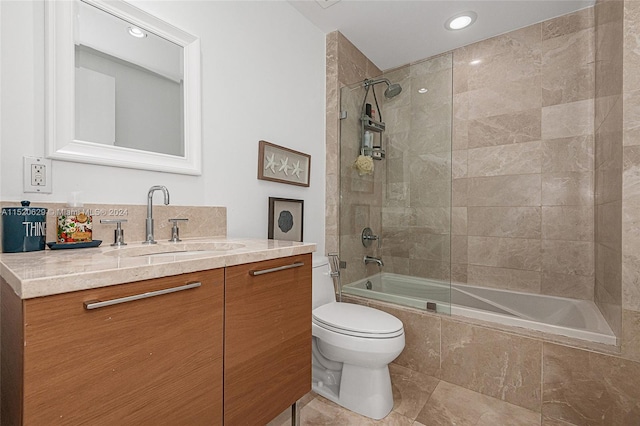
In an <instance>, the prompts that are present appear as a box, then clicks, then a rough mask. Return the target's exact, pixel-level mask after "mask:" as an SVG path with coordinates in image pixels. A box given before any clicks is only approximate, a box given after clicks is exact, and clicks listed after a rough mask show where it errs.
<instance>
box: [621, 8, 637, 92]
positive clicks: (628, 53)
mask: <svg viewBox="0 0 640 426" xmlns="http://www.w3.org/2000/svg"><path fill="white" fill-rule="evenodd" d="M624 27H625V28H624V29H625V31H624V70H623V78H624V82H623V84H624V92H625V93H629V92H631V91H634V90H640V75H639V74H638V69H640V40H638V37H637V35H638V34H640V3H638V2H636V1H625V2H624Z"/></svg>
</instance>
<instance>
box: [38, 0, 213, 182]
mask: <svg viewBox="0 0 640 426" xmlns="http://www.w3.org/2000/svg"><path fill="white" fill-rule="evenodd" d="M82 1H84V2H86V3H88V4H91V5H92V6H96V7H98V8H100V9H102V10H105V11H107V12H109V13H111V14H113V15H116V16H118V17H121V18H123V19H125V20H127V21H129V22H131V23H134V24H136V25H139V26H140V27H142V28H144V29H146V30H149V31H151V32H153V33H155V34H157V35H159V36H161V37H163V38H166V39H167V40H169V41H171V42H173V43H176V44H178V45H180V46H182V47H183V49H184V61H183V67H184V112H183V113H184V117H183V118H184V143H185V150H184V153H185V155H184V156H176V155H167V154H161V153H154V152H147V151H141V150H136V149H130V148H123V147H114V146H109V145H103V144H98V143H92V142H88V141H82V140H77V139H75V137H74V129H75V124H74V123H75V114H74V111H75V105H74V99H75V93H74V90H75V85H74V76H75V72H74V35H73V32H74V25H73V24H74V9H75V7H76V4H77V3H76V2H66V1H65V2H61V1H46V2H45V35H46V40H45V49H46V52H45V96H46V100H45V120H46V123H45V129H46V137H45V155H46V157H48V158H52V159H56V160H64V161H73V162H80V163H91V164H102V165H108V166H117V167H127V168H133V169H144V170H158V171H163V172H170V173H180V174H189V175H200V174H202V159H201V152H202V125H201V123H202V112H201V94H200V84H201V75H200V40H199V39H198V38H197V37H195V36H193V35H190V34H188V33H186V32H184V31H182V30H180V29H178V28H176V27H174V26H172V25H170V24H168V23H166V22H164V21H162V20H160V19H158V18H156V17H154V16H152V15H150V14H148V13H147V12H144V11H142V10H140V9H138V8H136V7H134V6H132V5H130V4H128V3H125V2H123V1H109V2H106V1H102V0H82Z"/></svg>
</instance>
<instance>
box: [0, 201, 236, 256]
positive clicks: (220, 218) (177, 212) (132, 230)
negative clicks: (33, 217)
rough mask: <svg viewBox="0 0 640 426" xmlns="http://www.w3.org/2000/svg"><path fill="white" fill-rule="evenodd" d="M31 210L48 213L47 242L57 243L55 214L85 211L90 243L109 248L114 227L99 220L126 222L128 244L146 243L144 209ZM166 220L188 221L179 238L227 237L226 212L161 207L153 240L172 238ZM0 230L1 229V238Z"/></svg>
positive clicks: (91, 206)
mask: <svg viewBox="0 0 640 426" xmlns="http://www.w3.org/2000/svg"><path fill="white" fill-rule="evenodd" d="M19 205H20V203H19V202H11V201H2V202H0V206H2V207H13V206H19ZM31 206H32V207H45V208H47V209H48V211H47V242H49V241H56V230H57V223H56V217H57V213H59V212H64V211H66V210H69V209H72V210H84V212H85V214H89V213H90V214H91V215H92V216H93V230H92V232H93V237H92V238H93V239H94V240H102V241H103V244H107V245H108V244H111V243H112V242H113V238H114V233H113V231H114V229H115V224H101V223H100V219H125V220H126V221H127V222H126V223H123V224H122V229H123V230H124V240H125V242H127V243H139V242H142V241H144V239H145V220H146V218H147V206H146V205H131V204H85V205H84V206H83V207H78V208H75V207H74V208H70V207H67V205H66V204H65V203H44V202H33V203H31ZM169 219H189V220H188V221H187V222H180V223H179V224H178V225H179V228H180V238H189V237H226V236H227V208H226V207H209V206H172V205H168V206H165V205H163V204H162V203H160V204H155V205H154V206H153V221H154V225H155V226H154V228H155V239H156V240H158V241H161V240H168V239H169V238H170V237H171V227H172V224H171V223H170V222H169ZM1 233H2V229H1V227H0V235H1Z"/></svg>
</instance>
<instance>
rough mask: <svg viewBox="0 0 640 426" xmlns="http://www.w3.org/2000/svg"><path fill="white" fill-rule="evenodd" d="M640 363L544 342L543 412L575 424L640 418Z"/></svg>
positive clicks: (633, 421)
mask: <svg viewBox="0 0 640 426" xmlns="http://www.w3.org/2000/svg"><path fill="white" fill-rule="evenodd" d="M638 377H640V363H637V362H631V361H625V360H622V359H620V358H616V357H612V356H605V355H599V354H596V353H593V352H587V351H583V350H579V349H573V348H569V347H565V346H559V345H554V344H551V343H545V344H544V356H543V395H542V414H543V415H544V416H547V417H550V418H553V419H559V420H563V421H568V422H570V423H575V424H580V425H582V424H590V425H603V426H604V425H632V424H636V423H637V421H638V419H640V388H639V387H638V386H637V382H638Z"/></svg>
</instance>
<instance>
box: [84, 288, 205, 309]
mask: <svg viewBox="0 0 640 426" xmlns="http://www.w3.org/2000/svg"><path fill="white" fill-rule="evenodd" d="M201 285H202V284H201V283H199V282H195V283H189V284H185V285H181V286H179V287H171V288H166V289H164V290H156V291H150V292H148V293H142V294H134V295H133V296H127V297H120V298H118V299H111V300H105V301H100V300H89V301H87V302H84V308H85V309H86V310H91V309H98V308H104V307H105V306H111V305H118V304H120V303H126V302H133V301H134V300H140V299H147V298H149V297H155V296H162V295H163V294H170V293H175V292H177V291H182V290H189V289H192V288H196V287H200V286H201Z"/></svg>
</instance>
